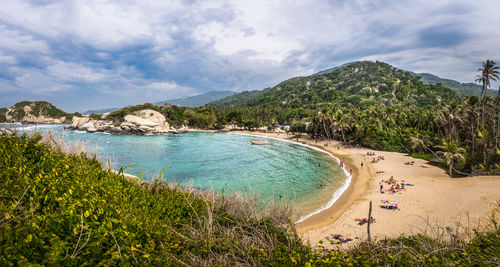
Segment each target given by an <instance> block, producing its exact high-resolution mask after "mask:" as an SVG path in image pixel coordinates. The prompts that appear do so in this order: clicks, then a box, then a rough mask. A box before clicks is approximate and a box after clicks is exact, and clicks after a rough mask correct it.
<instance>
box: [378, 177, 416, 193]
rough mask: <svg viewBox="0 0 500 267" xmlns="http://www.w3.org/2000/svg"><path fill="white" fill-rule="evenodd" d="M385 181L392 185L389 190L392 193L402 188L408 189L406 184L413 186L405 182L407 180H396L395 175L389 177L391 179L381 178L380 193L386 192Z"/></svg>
mask: <svg viewBox="0 0 500 267" xmlns="http://www.w3.org/2000/svg"><path fill="white" fill-rule="evenodd" d="M384 183H387V184H389V185H391V189H390V190H389V191H390V192H392V193H397V192H400V191H402V190H406V189H405V186H412V184H410V183H407V182H405V180H401V183H400V182H399V181H398V180H395V179H394V177H393V176H391V178H389V180H381V181H380V183H379V186H380V193H382V194H383V193H384Z"/></svg>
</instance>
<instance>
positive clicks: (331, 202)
mask: <svg viewBox="0 0 500 267" xmlns="http://www.w3.org/2000/svg"><path fill="white" fill-rule="evenodd" d="M198 132H199V131H198ZM228 133H229V134H239V135H247V136H255V137H264V138H267V139H274V140H279V141H283V142H288V143H292V144H296V145H299V146H304V147H307V148H309V149H312V150H315V151H318V152H321V153H325V154H327V155H329V156H330V157H331V158H333V159H334V160H335V161H336V162H337V164H339V165H340V163H341V162H342V161H341V160H340V159H339V158H338V157H336V156H335V155H333V154H332V153H331V152H330V151H328V150H326V149H323V148H322V147H320V146H315V145H311V144H307V143H306V144H304V143H301V142H296V141H292V140H289V139H284V138H279V137H272V136H265V135H255V134H249V133H242V132H238V131H235V132H228ZM346 166H347V165H345V164H344V167H342V166H341V169H342V170H343V171H344V174H345V176H346V180H345V181H344V183H343V184H342V186H341V187H340V188H338V189H336V190H335V191H334V192H333V193H332V195H331V197H330V198H329V200H328V202H327V203H325V204H323V205H321V206H320V207H319V208H317V209H315V210H314V211H312V212H310V213H308V214H306V215H303V216H301V217H300V218H299V219H298V220H297V221H295V223H294V224H295V225H296V226H297V224H301V223H303V222H304V221H307V220H308V219H309V218H311V217H313V216H315V215H317V214H319V213H321V212H323V211H325V210H328V209H330V208H331V207H332V206H333V205H335V203H336V202H337V200H338V199H339V198H340V197H342V195H343V194H344V192H345V191H346V190H347V189H348V188H349V187H350V186H351V183H352V179H353V175H352V174H350V173H349V172H348V171H347V168H346Z"/></svg>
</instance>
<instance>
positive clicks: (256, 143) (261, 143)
mask: <svg viewBox="0 0 500 267" xmlns="http://www.w3.org/2000/svg"><path fill="white" fill-rule="evenodd" d="M250 143H252V144H254V145H272V144H273V143H269V142H258V141H250Z"/></svg>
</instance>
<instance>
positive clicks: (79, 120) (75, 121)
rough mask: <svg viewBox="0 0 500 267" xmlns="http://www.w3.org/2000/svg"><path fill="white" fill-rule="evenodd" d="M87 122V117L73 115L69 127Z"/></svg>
mask: <svg viewBox="0 0 500 267" xmlns="http://www.w3.org/2000/svg"><path fill="white" fill-rule="evenodd" d="M87 122H89V117H77V116H73V121H72V124H71V127H73V128H78V127H80V126H82V125H84V124H85V123H87Z"/></svg>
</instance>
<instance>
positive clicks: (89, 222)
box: [0, 131, 500, 266]
mask: <svg viewBox="0 0 500 267" xmlns="http://www.w3.org/2000/svg"><path fill="white" fill-rule="evenodd" d="M40 139H41V137H40V136H34V137H29V136H27V135H22V136H19V135H16V134H15V133H9V132H8V131H3V132H2V133H1V134H0V162H1V164H0V182H1V183H2V187H0V199H1V201H0V265H2V266H13V265H28V264H44V265H97V264H101V265H176V266H177V265H196V266H199V265H202V266H203V265H207V266H214V265H223V266H229V265H234V264H241V265H266V266H277V265H280V266H281V265H301V266H311V265H313V266H322V265H325V266H329V265H332V264H334V265H349V264H353V265H380V264H389V265H407V264H419V265H451V264H453V265H455V264H460V265H498V264H499V263H500V262H499V259H498V255H500V230H499V229H498V227H497V225H496V222H495V221H494V220H493V221H492V222H493V223H492V226H491V228H490V230H489V231H486V232H479V231H476V232H475V233H474V232H473V233H471V234H470V235H468V236H466V237H468V238H464V237H463V236H461V235H459V234H457V233H456V232H454V231H452V230H450V229H448V230H446V229H441V230H442V232H440V233H439V234H438V235H436V236H424V235H416V236H410V237H401V238H397V239H393V240H382V241H378V242H374V243H372V244H369V243H364V242H362V243H360V244H359V245H355V246H354V247H353V248H352V249H350V250H347V251H340V250H327V249H324V248H321V247H319V248H317V249H313V248H311V247H310V246H307V245H304V244H302V242H301V241H300V239H299V238H298V236H297V235H296V234H295V233H294V230H293V229H294V228H293V225H292V223H291V222H290V220H289V219H288V218H289V215H290V214H289V210H288V209H287V208H286V207H279V206H270V207H267V208H265V209H263V210H260V209H257V208H256V206H255V202H254V201H252V200H246V201H242V200H238V199H237V198H235V197H228V196H224V195H223V194H222V195H221V196H219V197H217V196H214V195H213V194H211V193H209V192H200V191H197V190H194V189H186V188H178V187H169V186H168V185H167V184H165V183H163V182H161V181H156V182H154V183H149V184H148V183H141V182H140V181H135V180H131V181H128V180H126V179H124V178H123V177H122V176H121V175H120V174H114V173H112V172H109V171H107V170H104V169H103V168H102V166H101V164H100V163H99V162H98V161H97V160H96V159H95V156H91V157H88V155H86V154H84V153H81V154H65V153H63V152H62V148H61V147H60V146H59V147H58V146H55V144H54V143H53V142H52V141H50V140H53V139H51V138H48V139H47V140H49V142H52V145H47V144H44V143H41V142H40ZM434 232H436V233H437V232H439V231H434ZM468 239H470V240H468Z"/></svg>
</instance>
